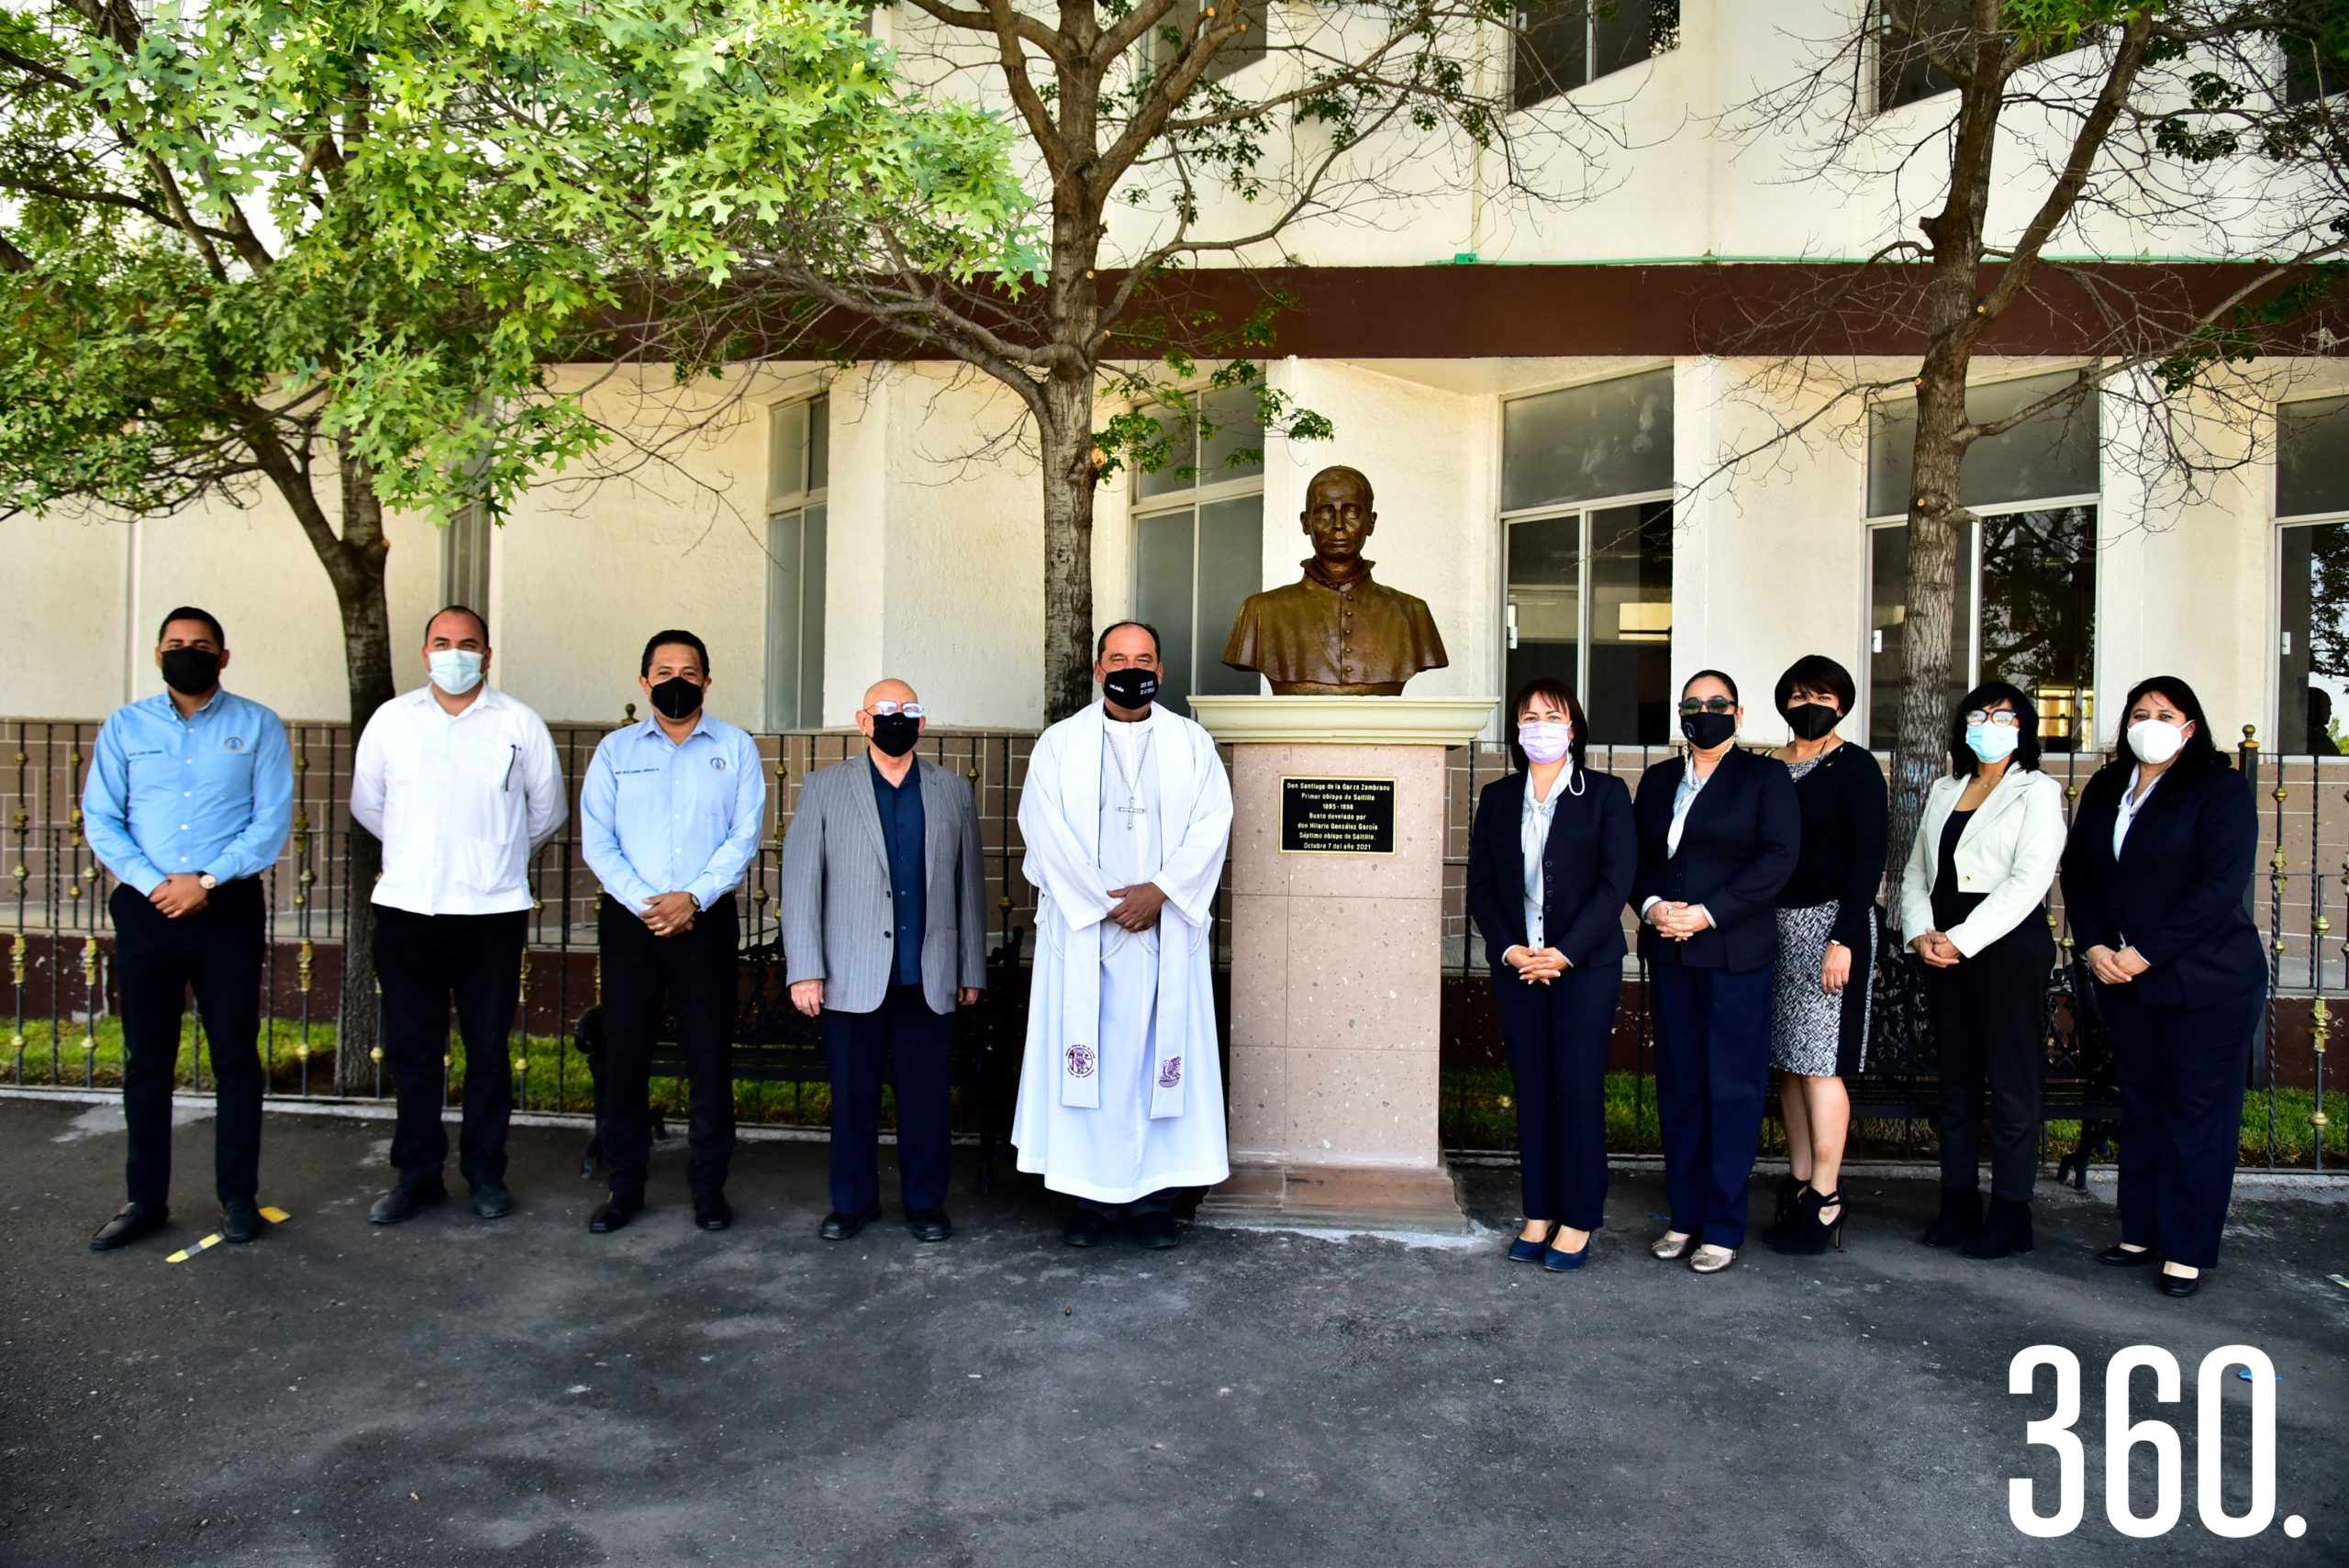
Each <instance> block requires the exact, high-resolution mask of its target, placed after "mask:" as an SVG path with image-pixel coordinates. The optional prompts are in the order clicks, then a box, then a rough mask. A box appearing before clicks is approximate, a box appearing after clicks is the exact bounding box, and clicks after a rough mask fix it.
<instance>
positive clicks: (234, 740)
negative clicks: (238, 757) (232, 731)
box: [220, 735, 245, 751]
mask: <svg viewBox="0 0 2349 1568" xmlns="http://www.w3.org/2000/svg"><path fill="white" fill-rule="evenodd" d="M220 749H221V750H222V751H243V750H244V749H245V738H244V737H243V736H241V735H231V736H229V737H228V739H227V740H223V741H221V742H220Z"/></svg>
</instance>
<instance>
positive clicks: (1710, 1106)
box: [1631, 670, 1802, 1274]
mask: <svg viewBox="0 0 2349 1568" xmlns="http://www.w3.org/2000/svg"><path fill="white" fill-rule="evenodd" d="M1744 717H1745V710H1744V709H1743V708H1742V707H1740V706H1738V700H1737V683H1736V682H1734V681H1732V680H1731V679H1730V678H1729V677H1728V676H1727V675H1724V674H1722V673H1720V671H1718V670H1700V671H1698V673H1696V674H1694V675H1692V676H1690V677H1689V679H1688V684H1687V685H1685V686H1683V687H1681V689H1680V732H1681V733H1682V734H1683V735H1685V736H1686V737H1687V740H1688V754H1687V757H1686V758H1680V757H1675V758H1673V759H1672V760H1671V761H1669V762H1658V763H1657V764H1656V765H1655V766H1653V767H1652V768H1650V769H1649V770H1648V771H1647V773H1645V774H1643V775H1642V777H1641V779H1640V794H1639V799H1638V800H1637V802H1636V803H1634V805H1633V806H1632V817H1633V819H1634V822H1635V823H1636V825H1637V827H1638V828H1639V835H1640V870H1639V875H1638V877H1637V878H1636V879H1635V880H1634V881H1633V883H1632V885H1631V900H1632V903H1633V905H1634V906H1636V907H1637V908H1638V910H1639V912H1640V919H1641V921H1642V929H1641V931H1640V956H1641V957H1642V958H1643V959H1645V960H1646V961H1647V963H1648V985H1649V989H1650V993H1651V995H1653V997H1654V1001H1655V1091H1656V1115H1657V1118H1658V1119H1659V1120H1660V1121H1661V1123H1662V1125H1663V1129H1664V1185H1665V1188H1666V1190H1667V1191H1668V1192H1669V1193H1670V1195H1671V1198H1672V1228H1671V1229H1668V1230H1666V1231H1665V1232H1664V1234H1663V1235H1662V1236H1661V1237H1659V1238H1657V1240H1656V1241H1655V1244H1654V1245H1653V1247H1651V1248H1650V1249H1649V1251H1653V1253H1654V1254H1655V1255H1656V1256H1657V1257H1659V1258H1663V1259H1665V1260H1667V1261H1668V1260H1671V1259H1675V1258H1681V1257H1687V1258H1688V1259H1689V1263H1688V1266H1689V1267H1690V1268H1692V1269H1694V1270H1696V1272H1697V1273H1703V1274H1710V1273H1720V1271H1721V1270H1723V1269H1725V1268H1727V1267H1729V1266H1730V1265H1731V1263H1733V1262H1737V1250H1738V1249H1739V1248H1740V1247H1742V1246H1743V1245H1744V1244H1745V1202H1746V1188H1747V1186H1748V1185H1749V1184H1751V1183H1752V1181H1753V1156H1754V1152H1755V1148H1756V1145H1757V1144H1758V1143H1759V1142H1760V1140H1761V1137H1762V1105H1763V1100H1764V1098H1765V1095H1766V1094H1767V1093H1768V1091H1769V1087H1770V1018H1771V1000H1772V993H1773V990H1774V988H1775V986H1776V979H1777V959H1778V919H1777V908H1776V903H1777V897H1778V889H1779V888H1781V887H1783V886H1784V885H1785V884H1786V881H1787V877H1789V876H1791V875H1793V874H1794V870H1795V862H1796V859H1797V856H1798V852H1799V851H1800V848H1801V839H1802V808H1801V806H1800V805H1799V804H1798V802H1797V800H1796V798H1795V786H1794V780H1793V778H1792V777H1791V776H1790V775H1789V774H1788V773H1787V770H1786V768H1785V767H1784V765H1782V764H1780V763H1778V762H1773V761H1771V760H1770V759H1769V758H1767V757H1757V756H1755V755H1753V753H1751V752H1747V751H1739V750H1738V749H1737V745H1736V741H1737V729H1738V726H1739V724H1740V723H1742V721H1743V719H1744ZM1692 1245H1693V1246H1694V1247H1695V1248H1696V1251H1695V1255H1694V1256H1693V1257H1692V1256H1690V1255H1689V1249H1690V1248H1691V1246H1692Z"/></svg>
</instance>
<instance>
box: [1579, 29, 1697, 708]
mask: <svg viewBox="0 0 2349 1568" xmlns="http://www.w3.org/2000/svg"><path fill="white" fill-rule="evenodd" d="M1679 41H1680V0H1616V3H1615V4H1614V5H1613V6H1599V7H1598V13H1597V15H1595V16H1594V17H1592V18H1591V58H1592V59H1593V60H1595V61H1597V62H1598V68H1597V69H1596V70H1594V71H1592V72H1591V77H1592V79H1593V80H1596V79H1598V77H1601V76H1604V75H1606V74H1607V73H1608V72H1611V71H1620V70H1622V69H1623V68H1624V67H1626V66H1631V65H1637V64H1639V63H1640V62H1641V61H1645V60H1648V59H1651V58H1653V56H1655V55H1659V54H1663V53H1664V52H1665V51H1667V50H1670V49H1672V48H1673V47H1674V46H1675V44H1677V43H1678V42H1679ZM1592 722H1593V723H1597V722H1598V721H1597V720H1596V719H1594V720H1592Z"/></svg>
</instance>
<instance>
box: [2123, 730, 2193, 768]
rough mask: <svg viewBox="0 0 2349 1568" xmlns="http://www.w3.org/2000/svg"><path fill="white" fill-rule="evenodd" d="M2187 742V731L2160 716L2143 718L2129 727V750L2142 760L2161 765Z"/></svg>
mask: <svg viewBox="0 0 2349 1568" xmlns="http://www.w3.org/2000/svg"><path fill="white" fill-rule="evenodd" d="M2185 744H2186V731H2185V730H2184V729H2182V728H2179V727H2178V726H2176V725H2175V724H2172V723H2170V722H2168V721H2167V720H2166V719H2160V718H2141V719H2139V720H2138V721H2137V722H2136V723H2134V724H2132V725H2131V726H2130V727H2129V750H2131V751H2134V752H2136V753H2137V756H2138V759H2139V760H2140V761H2141V762H2151V763H2153V764H2154V766H2155V767H2157V768H2158V767H2160V766H2161V765H2162V764H2163V763H2164V762H2168V761H2169V760H2170V759H2171V758H2172V757H2175V756H2176V755H2177V753H2178V751H2179V750H2180V749H2181V748H2182V747H2184V746H2185Z"/></svg>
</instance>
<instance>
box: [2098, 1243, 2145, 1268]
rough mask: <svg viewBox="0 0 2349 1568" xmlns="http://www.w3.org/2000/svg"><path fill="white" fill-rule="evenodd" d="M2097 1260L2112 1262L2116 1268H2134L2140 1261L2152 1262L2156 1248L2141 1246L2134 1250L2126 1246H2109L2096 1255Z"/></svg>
mask: <svg viewBox="0 0 2349 1568" xmlns="http://www.w3.org/2000/svg"><path fill="white" fill-rule="evenodd" d="M2096 1261H2097V1262H2099V1263H2110V1264H2111V1265H2112V1266H2113V1267H2114V1268H2116V1269H2133V1268H2135V1267H2137V1265H2138V1264H2140V1263H2150V1262H2153V1261H2154V1250H2153V1249H2152V1248H2151V1247H2140V1248H2138V1249H2137V1250H2136V1251H2133V1252H2132V1251H2130V1250H2129V1249H2128V1248H2126V1247H2107V1248H2106V1249H2105V1250H2104V1251H2101V1252H2099V1253H2098V1254H2097V1255H2096Z"/></svg>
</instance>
